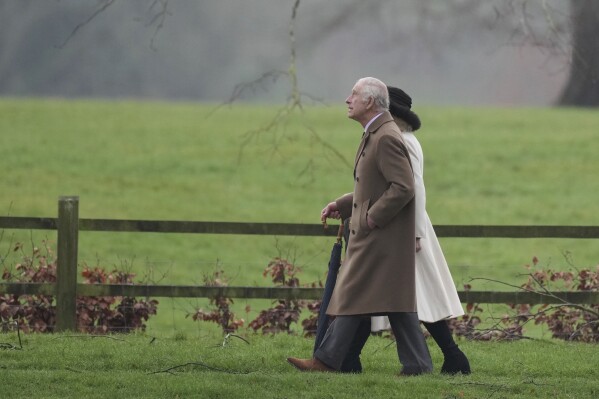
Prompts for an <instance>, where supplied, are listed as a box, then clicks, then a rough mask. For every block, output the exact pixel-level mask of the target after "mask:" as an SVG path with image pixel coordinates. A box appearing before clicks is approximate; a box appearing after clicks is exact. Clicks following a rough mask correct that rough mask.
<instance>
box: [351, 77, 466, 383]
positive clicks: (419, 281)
mask: <svg viewBox="0 0 599 399" xmlns="http://www.w3.org/2000/svg"><path fill="white" fill-rule="evenodd" d="M388 90H389V100H390V107H389V111H390V112H391V115H393V118H394V120H395V123H396V124H397V125H398V127H399V128H400V130H401V132H402V136H403V138H404V141H405V143H406V146H407V147H408V151H409V153H410V160H411V163H412V170H413V172H414V180H415V197H416V301H417V308H418V318H419V319H420V321H422V323H423V324H424V326H425V327H426V329H427V330H428V332H429V333H430V335H431V336H432V337H433V339H434V340H435V342H436V343H437V345H438V346H439V348H440V349H441V351H442V352H443V355H444V361H443V366H442V368H441V372H442V373H448V374H457V373H463V374H470V364H469V362H468V358H467V357H466V355H464V353H463V352H462V351H461V350H460V349H459V348H458V346H457V344H456V343H455V342H454V340H453V337H452V334H451V331H450V330H449V326H448V324H447V319H451V318H455V317H458V316H461V315H463V314H464V310H463V309H462V305H461V303H460V298H459V297H458V293H457V291H456V288H455V285H454V283H453V279H452V277H451V273H450V272H449V267H448V266H447V262H446V261H445V257H444V256H443V251H442V250H441V246H440V245H439V241H438V240H437V236H436V234H435V231H434V229H433V225H432V223H431V221H430V219H429V217H428V214H427V213H426V192H425V188H424V180H423V173H424V156H423V153H422V147H421V146H420V143H419V142H418V140H417V139H416V136H415V135H414V132H415V131H416V130H418V129H419V128H420V118H418V115H416V114H415V113H414V112H413V111H412V110H411V107H412V99H411V98H410V96H409V95H407V94H406V93H405V92H404V91H403V90H401V89H398V88H396V87H391V86H389V87H388ZM366 320H368V319H366ZM370 321H371V325H370V329H369V328H368V323H367V322H365V323H363V325H361V327H360V328H359V330H358V332H357V333H356V338H355V340H354V342H353V343H352V347H351V348H350V353H349V354H348V356H347V357H346V359H345V361H344V365H343V367H342V371H346V372H360V371H361V370H362V366H361V364H360V358H359V356H360V352H361V350H362V348H363V346H364V344H365V343H366V340H367V339H368V335H370V331H373V332H377V331H381V330H388V329H390V325H389V321H388V319H387V317H385V316H377V317H372V318H371V320H370Z"/></svg>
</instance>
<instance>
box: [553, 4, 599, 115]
mask: <svg viewBox="0 0 599 399" xmlns="http://www.w3.org/2000/svg"><path fill="white" fill-rule="evenodd" d="M570 9H571V11H570V15H571V24H572V27H573V29H572V50H571V52H572V62H571V67H570V77H569V79H568V83H567V84H566V86H565V87H564V90H563V92H562V94H561V96H560V99H559V104H561V105H574V106H587V107H597V106H599V40H597V38H598V37H599V1H596V0H570Z"/></svg>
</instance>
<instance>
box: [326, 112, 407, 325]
mask: <svg viewBox="0 0 599 399" xmlns="http://www.w3.org/2000/svg"><path fill="white" fill-rule="evenodd" d="M336 202H337V206H338V208H339V211H340V213H341V217H342V218H343V219H346V218H348V217H351V222H350V239H349V245H348V247H347V253H346V257H345V260H344V261H343V264H342V266H341V268H340V269H339V274H338V276H337V284H336V285H335V290H334V291H333V296H332V298H331V302H330V303H329V306H328V308H327V314H329V315H333V316H337V315H358V314H371V315H372V314H383V313H389V312H416V290H415V245H416V243H415V240H416V238H415V237H416V234H415V201H414V176H413V173H412V167H411V164H410V158H409V153H408V149H407V147H406V145H405V143H404V141H403V138H402V137H401V133H400V131H399V128H398V127H397V125H396V124H395V122H394V121H393V117H392V116H391V114H390V113H389V112H384V113H383V114H382V115H380V116H379V117H378V118H376V119H375V120H374V122H372V123H371V125H370V126H369V127H368V132H366V134H364V137H363V138H362V141H361V142H360V146H359V147H358V151H357V153H356V160H355V167H354V192H353V193H350V194H346V195H344V196H342V197H340V198H338V199H337V200H336ZM367 215H368V216H370V218H371V219H372V220H373V221H374V222H375V224H376V225H377V227H376V228H374V229H373V230H371V229H370V228H369V227H368V223H367V221H366V216H367Z"/></svg>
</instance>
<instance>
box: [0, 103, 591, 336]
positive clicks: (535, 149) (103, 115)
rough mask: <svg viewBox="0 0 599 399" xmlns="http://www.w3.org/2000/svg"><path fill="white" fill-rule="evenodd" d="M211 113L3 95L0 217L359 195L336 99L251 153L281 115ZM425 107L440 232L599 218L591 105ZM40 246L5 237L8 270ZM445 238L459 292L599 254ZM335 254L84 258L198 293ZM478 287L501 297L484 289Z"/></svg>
mask: <svg viewBox="0 0 599 399" xmlns="http://www.w3.org/2000/svg"><path fill="white" fill-rule="evenodd" d="M213 109H214V106H213V105H208V104H194V103H157V102H126V101H113V102H107V101H66V100H58V99H45V100H25V99H20V100H15V99H0V170H1V171H2V178H1V179H0V214H4V215H8V214H10V215H12V216H40V217H55V216H56V213H57V199H58V197H59V196H61V195H78V196H79V197H80V210H79V214H80V217H82V218H109V219H113V218H114V219H163V220H206V221H209V220H212V221H252V222H297V223H319V213H320V210H321V209H322V207H323V206H324V205H325V204H326V203H327V202H328V201H330V200H331V199H333V198H335V197H336V196H338V195H339V194H342V193H345V192H348V191H351V190H352V177H351V168H350V167H348V166H347V165H346V164H345V162H344V161H342V160H340V159H338V158H337V157H336V156H335V155H333V154H332V153H331V151H329V150H327V149H326V148H325V146H323V144H322V143H321V142H319V141H318V140H315V139H314V136H312V134H311V131H312V130H310V129H313V131H314V132H316V133H317V134H318V135H319V137H320V138H321V139H323V140H325V141H326V143H329V144H330V145H332V146H334V148H335V149H336V150H338V151H339V152H340V153H341V154H343V156H344V158H345V161H348V162H350V163H352V162H353V156H354V153H355V148H356V145H357V142H358V140H359V134H360V128H359V126H358V125H357V124H356V123H355V122H353V121H351V120H348V119H347V118H346V117H345V110H344V108H343V107H342V106H334V107H307V108H306V109H305V111H304V113H303V114H300V113H295V114H293V115H292V116H291V118H290V119H289V120H288V121H287V122H286V123H284V124H282V125H281V126H280V127H279V128H278V129H277V130H275V131H274V132H263V133H261V134H259V135H257V136H255V138H254V140H251V141H250V142H249V143H248V144H247V145H245V146H244V147H243V151H242V152H241V149H242V142H243V140H244V137H246V136H244V135H245V134H246V132H248V131H252V130H255V129H257V128H259V127H260V126H263V125H264V124H266V123H268V122H269V121H270V120H271V119H272V117H273V116H274V115H275V113H276V110H277V109H276V107H272V106H270V107H268V106H257V105H235V106H233V107H231V108H221V109H219V110H218V111H217V112H215V113H210V112H211V111H212V110H213ZM417 111H418V112H419V115H420V117H421V118H422V120H423V128H422V130H421V131H420V132H419V133H418V137H419V139H420V141H421V143H422V146H423V149H424V153H425V176H426V183H427V200H428V204H427V208H428V211H429V214H430V216H431V219H432V220H433V223H434V224H518V225H530V224H546V225H554V224H558V225H561V224H564V225H598V224H599V201H597V198H599V179H597V178H596V172H597V171H598V170H599V157H597V153H598V152H599V140H598V139H599V114H598V113H597V112H595V111H593V110H579V109H530V108H527V109H499V108H459V107H452V108H443V107H420V108H419V109H418V110H417ZM240 154H241V157H240ZM307 166H311V168H308V169H306V167H307ZM302 171H305V172H304V173H302ZM44 238H47V239H48V241H49V242H50V245H51V246H53V247H55V241H56V237H55V233H54V232H50V231H34V232H30V231H24V230H6V231H4V234H3V236H2V239H1V240H0V257H2V258H4V257H5V256H7V259H4V260H3V266H10V265H14V264H15V263H16V262H17V261H18V257H19V256H20V254H18V253H12V252H11V251H10V244H11V242H14V241H21V242H25V243H27V244H28V243H30V242H33V243H35V244H36V245H41V241H42V240H43V239H44ZM441 244H442V246H443V249H444V251H445V253H446V256H447V259H448V261H449V264H450V266H451V268H452V273H453V275H454V279H455V281H456V284H457V285H458V286H461V284H463V283H466V282H468V281H469V280H470V278H472V277H490V278H496V279H501V280H505V281H510V282H515V281H521V278H520V277H518V275H519V274H522V273H524V272H525V269H524V268H523V267H522V266H523V265H524V264H526V263H529V262H530V259H531V258H532V257H533V256H537V257H538V258H539V259H540V266H544V267H551V268H554V269H565V268H569V267H571V266H570V264H571V265H573V266H574V267H578V268H583V267H593V266H594V265H596V264H597V262H598V259H599V245H596V242H595V240H571V239H563V240H562V239H559V240H558V239H520V240H512V239H458V238H444V239H441ZM331 245H332V240H331V239H329V238H320V237H318V238H305V237H254V236H218V235H185V234H154V233H151V234H138V233H100V232H81V235H80V241H79V253H80V259H81V261H82V263H86V264H89V265H92V266H95V265H100V266H104V267H106V268H112V267H114V266H117V267H122V268H128V269H131V270H133V271H134V272H136V273H137V275H138V277H139V278H140V279H144V280H146V281H150V282H160V283H163V284H196V283H197V284H199V283H202V279H203V276H204V275H206V274H210V273H212V271H214V270H216V269H217V268H218V269H223V270H225V273H226V275H228V276H229V277H230V278H231V281H230V284H234V285H269V284H270V281H269V280H268V279H266V278H263V277H262V274H261V273H262V271H263V269H264V267H265V266H266V265H267V264H268V261H269V260H270V259H271V258H272V257H274V256H278V255H281V256H284V257H287V258H289V259H291V260H293V261H294V262H295V263H296V264H297V265H299V266H301V267H302V268H303V272H302V274H301V275H300V276H299V277H300V279H301V281H302V282H305V283H308V282H312V281H315V280H318V279H322V278H323V277H324V273H325V271H326V264H327V261H328V257H329V253H330V248H331ZM29 247H30V245H27V246H26V248H29ZM564 254H567V257H565V256H564ZM474 288H475V289H507V288H505V287H501V286H497V285H496V284H490V283H483V282H480V281H477V282H475V286H474ZM241 302H242V303H238V304H239V306H240V307H242V306H245V305H246V303H245V301H241ZM259 303H266V301H262V302H259ZM205 304H206V301H204V300H197V301H196V300H180V301H173V300H170V299H161V305H160V307H159V316H158V318H156V319H155V321H152V322H151V323H150V331H152V329H157V330H167V331H172V330H173V329H175V330H179V329H182V330H187V329H193V328H194V327H193V323H192V322H190V321H189V319H183V317H181V316H182V315H183V314H184V313H185V311H186V309H187V310H189V309H191V308H193V307H194V306H196V305H203V306H205ZM257 306H258V305H255V302H252V307H253V308H256V307H257ZM260 306H261V305H260ZM184 326H187V327H184Z"/></svg>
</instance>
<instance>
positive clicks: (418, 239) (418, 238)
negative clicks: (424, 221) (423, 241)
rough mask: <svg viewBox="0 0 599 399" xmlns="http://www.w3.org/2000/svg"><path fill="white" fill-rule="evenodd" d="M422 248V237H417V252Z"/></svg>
mask: <svg viewBox="0 0 599 399" xmlns="http://www.w3.org/2000/svg"><path fill="white" fill-rule="evenodd" d="M421 249H422V247H421V246H420V237H416V252H420V250H421Z"/></svg>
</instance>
